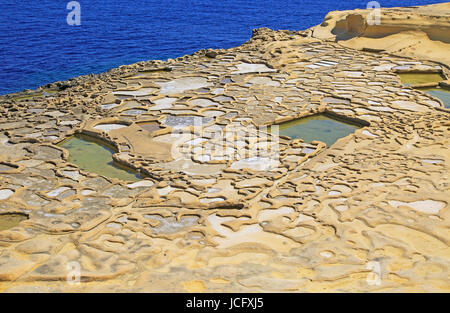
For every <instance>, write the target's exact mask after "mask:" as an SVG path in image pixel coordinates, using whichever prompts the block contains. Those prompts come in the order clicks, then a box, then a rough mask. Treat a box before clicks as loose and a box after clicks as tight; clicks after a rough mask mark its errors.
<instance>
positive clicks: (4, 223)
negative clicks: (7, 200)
mask: <svg viewBox="0 0 450 313" xmlns="http://www.w3.org/2000/svg"><path fill="white" fill-rule="evenodd" d="M27 219H28V216H27V215H25V214H20V213H7V214H0V231H2V230H7V229H10V228H13V227H16V226H17V225H19V223H20V222H22V221H25V220H27Z"/></svg>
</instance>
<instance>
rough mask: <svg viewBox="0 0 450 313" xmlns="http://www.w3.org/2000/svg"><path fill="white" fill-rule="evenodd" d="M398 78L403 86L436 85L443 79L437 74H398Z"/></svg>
mask: <svg viewBox="0 0 450 313" xmlns="http://www.w3.org/2000/svg"><path fill="white" fill-rule="evenodd" d="M398 76H400V79H401V81H402V83H404V84H405V85H418V84H426V83H438V82H440V81H442V80H444V77H442V75H441V74H438V73H399V74H398Z"/></svg>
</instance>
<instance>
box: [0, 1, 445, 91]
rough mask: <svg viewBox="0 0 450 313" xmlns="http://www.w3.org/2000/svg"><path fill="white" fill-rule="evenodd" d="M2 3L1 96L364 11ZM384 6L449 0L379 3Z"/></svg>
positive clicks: (299, 5)
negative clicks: (73, 15)
mask: <svg viewBox="0 0 450 313" xmlns="http://www.w3.org/2000/svg"><path fill="white" fill-rule="evenodd" d="M78 2H79V4H80V8H81V10H80V12H81V25H79V26H69V25H68V24H67V21H66V17H67V15H68V14H69V13H70V12H71V10H68V9H67V8H66V7H67V4H68V3H69V1H65V0H40V1H37V0H15V1H11V0H1V3H0V94H7V93H11V92H16V91H20V90H23V89H35V88H37V87H38V86H41V85H44V84H47V83H50V82H54V81H59V80H67V79H69V78H71V77H74V76H79V75H86V74H90V73H100V72H105V71H107V70H109V69H111V68H113V67H117V66H119V65H123V64H131V63H135V62H139V61H144V60H152V59H161V60H164V59H167V58H174V57H178V56H183V55H185V54H191V53H193V52H195V51H197V50H200V49H207V48H230V47H234V46H238V45H240V44H242V43H243V42H245V41H247V40H248V39H249V38H250V36H251V32H252V29H253V28H258V27H269V28H272V29H290V30H303V29H306V28H308V27H311V26H313V25H317V24H319V23H321V22H322V20H323V18H324V16H325V15H326V13H327V12H329V11H332V10H349V9H355V8H366V6H367V2H368V1H356V0H355V1H352V0H341V1H336V0H320V1H317V0H303V1H301V0H170V1H169V0H158V1H156V0H106V1H105V0H79V1H78ZM379 2H380V4H381V6H382V7H393V6H411V5H423V4H431V3H436V2H445V1H436V0H435V1H429V0H428V1H427V0H403V1H394V0H380V1H379Z"/></svg>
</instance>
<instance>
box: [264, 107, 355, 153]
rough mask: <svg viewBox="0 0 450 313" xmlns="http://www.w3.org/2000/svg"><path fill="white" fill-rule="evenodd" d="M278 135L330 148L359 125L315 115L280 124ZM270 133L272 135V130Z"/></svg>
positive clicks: (323, 115)
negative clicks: (319, 143) (315, 141)
mask: <svg viewBox="0 0 450 313" xmlns="http://www.w3.org/2000/svg"><path fill="white" fill-rule="evenodd" d="M278 126H279V134H280V135H281V136H288V137H291V138H292V139H298V138H301V139H302V140H303V141H305V142H312V141H314V140H319V141H322V142H324V143H326V144H327V146H328V147H329V146H331V145H332V144H333V143H335V142H336V141H337V140H338V139H339V138H342V137H345V136H347V135H349V134H351V133H353V132H354V131H355V130H356V129H358V128H360V126H359V125H356V124H350V123H346V122H343V121H340V120H337V119H335V118H332V117H329V116H328V115H325V114H316V115H312V116H308V117H304V118H300V119H297V120H293V121H289V122H285V123H281V124H279V125H278ZM270 131H271V132H272V133H273V132H274V130H272V128H271V129H270Z"/></svg>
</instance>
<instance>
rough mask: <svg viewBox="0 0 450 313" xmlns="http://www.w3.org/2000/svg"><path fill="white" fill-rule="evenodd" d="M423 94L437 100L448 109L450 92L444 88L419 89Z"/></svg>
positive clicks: (449, 106)
mask: <svg viewBox="0 0 450 313" xmlns="http://www.w3.org/2000/svg"><path fill="white" fill-rule="evenodd" d="M419 90H422V91H423V92H425V93H427V94H429V95H430V96H433V97H436V98H439V99H441V100H442V102H443V103H444V106H445V107H446V108H450V90H449V89H445V88H420V89H419Z"/></svg>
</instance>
